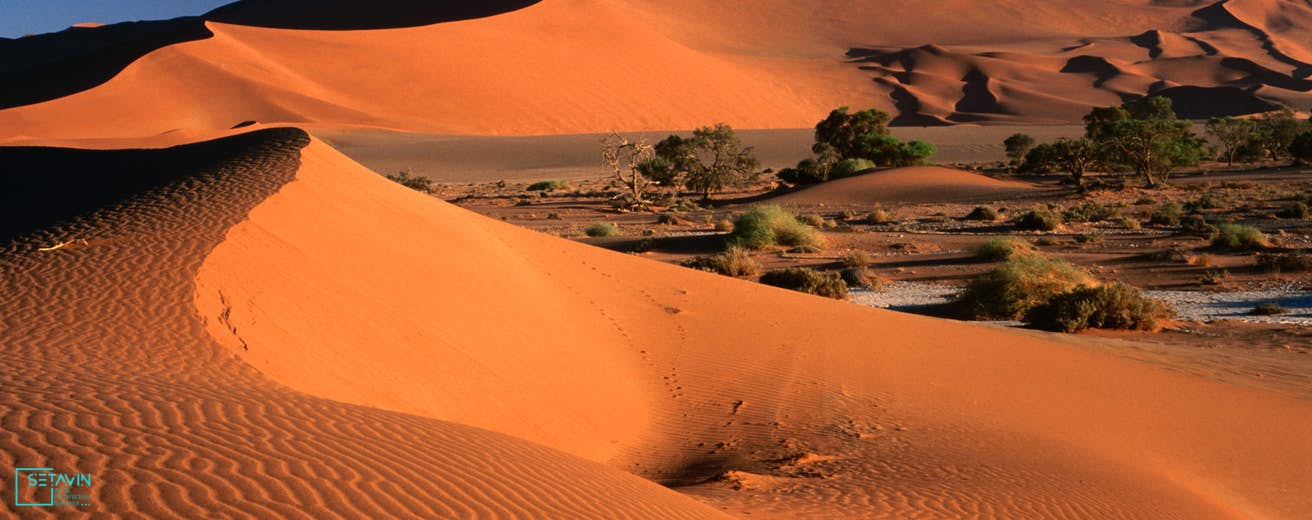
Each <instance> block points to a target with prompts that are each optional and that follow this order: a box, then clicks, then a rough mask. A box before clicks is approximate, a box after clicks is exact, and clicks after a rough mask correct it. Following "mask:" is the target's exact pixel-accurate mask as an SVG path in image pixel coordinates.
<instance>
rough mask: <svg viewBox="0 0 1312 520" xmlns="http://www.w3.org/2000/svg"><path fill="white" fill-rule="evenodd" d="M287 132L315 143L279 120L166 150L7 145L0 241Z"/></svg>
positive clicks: (2, 158)
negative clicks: (265, 127) (260, 127)
mask: <svg viewBox="0 0 1312 520" xmlns="http://www.w3.org/2000/svg"><path fill="white" fill-rule="evenodd" d="M288 139H295V140H298V141H300V142H301V144H300V146H305V145H306V144H309V136H308V135H307V134H305V132H303V131H301V130H299V129H294V128H278V129H270V130H260V131H256V132H251V133H248V134H242V135H237V136H233V137H228V138H224V139H219V140H215V141H209V142H205V143H197V144H189V145H183V146H177V147H173V148H165V149H160V150H109V151H102V150H78V149H71V148H38V147H0V164H4V165H5V168H4V170H3V171H2V172H0V247H3V246H4V245H5V244H8V243H10V242H11V241H12V240H14V239H15V238H17V237H20V236H23V235H26V234H29V233H33V232H38V231H40V230H43V229H47V228H50V227H54V226H57V225H60V224H63V223H66V222H68V221H70V220H72V219H75V218H77V217H79V216H84V215H87V214H89V213H91V212H94V211H96V210H99V209H102V208H107V207H110V206H113V205H115V204H120V203H124V202H125V201H127V200H128V199H130V198H132V197H134V196H136V195H138V194H141V193H143V192H146V191H149V190H151V189H154V188H159V187H162V186H165V185H169V184H171V183H174V182H177V181H178V180H179V179H183V178H185V177H187V176H188V174H190V173H193V172H198V171H203V170H207V169H210V168H213V167H216V166H218V165H221V164H223V163H224V162H225V161H228V160H231V159H232V158H233V157H234V156H235V155H240V154H241V153H243V152H249V153H258V152H259V151H260V150H261V149H262V147H267V146H269V145H270V143H274V144H276V143H279V142H285V141H287V140H288ZM69 238H72V237H69Z"/></svg>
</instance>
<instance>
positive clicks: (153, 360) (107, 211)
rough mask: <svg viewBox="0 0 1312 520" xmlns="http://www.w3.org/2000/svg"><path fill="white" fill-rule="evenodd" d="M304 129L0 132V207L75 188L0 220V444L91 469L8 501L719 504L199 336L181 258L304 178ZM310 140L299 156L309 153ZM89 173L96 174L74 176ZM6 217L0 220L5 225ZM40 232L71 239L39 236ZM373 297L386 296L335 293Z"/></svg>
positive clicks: (383, 509)
mask: <svg viewBox="0 0 1312 520" xmlns="http://www.w3.org/2000/svg"><path fill="white" fill-rule="evenodd" d="M307 143H308V140H307V139H306V136H305V134H304V133H302V132H299V131H295V130H275V131H265V132H259V133H254V134H247V135H242V136H238V137H234V138H229V139H225V140H222V141H217V142H213V143H206V144H200V145H192V146H186V147H181V148H177V149H171V150H164V151H145V152H133V151H115V152H79V151H72V150H56V149H37V150H21V149H20V150H14V149H0V162H2V163H3V164H5V166H6V168H5V170H4V173H3V174H0V183H3V185H4V186H5V187H6V190H0V200H2V201H3V202H4V204H3V205H2V206H0V208H2V209H3V210H4V211H8V210H9V209H10V208H12V207H13V206H15V205H19V204H21V205H24V206H25V207H24V210H25V211H29V212H38V213H39V212H41V211H42V210H45V211H49V210H50V209H52V208H53V209H68V208H71V207H76V206H81V209H82V210H83V212H82V214H81V216H77V217H74V218H72V219H71V220H68V219H67V217H61V216H59V215H49V216H50V217H60V219H61V222H62V223H50V224H45V225H39V226H36V227H33V228H31V229H28V230H27V231H26V232H18V234H17V235H16V238H14V239H13V240H5V241H4V242H0V309H4V313H3V316H2V317H0V324H2V326H0V345H4V348H3V349H0V381H2V384H3V386H4V388H5V392H4V393H3V394H2V395H0V420H3V422H4V429H3V434H0V460H3V462H4V464H5V465H6V468H14V467H52V468H56V469H57V470H59V471H63V472H77V473H89V474H91V475H92V477H93V482H95V484H94V486H92V487H91V488H90V489H87V490H81V492H89V493H90V494H91V504H92V506H90V507H85V508H77V507H68V506H64V507H57V508H21V509H19V510H17V511H16V510H14V509H9V507H12V506H9V504H13V503H14V496H13V492H14V491H13V490H14V489H15V486H14V485H11V484H8V483H7V485H6V486H0V489H3V491H0V499H3V501H4V503H5V504H6V510H7V511H8V514H10V515H13V514H15V513H18V514H21V516H25V517H39V516H40V515H44V514H47V513H61V514H68V515H71V514H77V513H87V512H99V513H112V514H114V515H122V516H131V515H133V514H134V513H135V514H139V515H145V516H149V517H154V518H169V517H175V518H215V517H265V518H272V517H278V518H334V517H338V518H381V517H394V518H395V517H406V518H456V517H521V518H523V517H558V518H615V517H628V516H631V517H647V518H671V517H684V518H707V517H714V516H716V512H715V511H714V510H713V509H711V508H709V507H707V506H705V505H702V504H699V503H697V502H696V501H694V500H692V499H689V498H686V497H683V496H680V495H679V494H677V493H673V492H671V491H669V490H667V489H664V488H662V487H660V486H658V485H656V484H653V483H651V482H648V481H644V480H642V479H640V478H637V477H635V476H632V475H629V474H627V473H625V472H623V471H620V470H618V469H614V468H607V467H604V466H602V465H600V464H597V463H595V462H589V461H586V460H583V459H581V458H579V457H576V456H572V455H568V454H566V453H563V452H561V451H558V450H554V449H550V448H547V447H543V446H541V445H539V444H534V443H531V442H527V441H525V440H522V439H517V438H513V437H509V436H506V435H503V434H500V433H495V432H491V431H487V430H482V429H477V428H473V427H470V426H468V425H462V424H456V423H451V422H446V421H441V420H437V419H433V418H431V417H420V416H415V415H407V414H403V413H395V412H393V411H387V410H385V409H384V408H391V409H399V408H402V407H400V406H386V407H379V406H377V405H364V406H360V405H352V404H343V403H341V402H338V401H333V400H329V399H325V398H323V396H315V395H311V394H306V393H303V392H299V391H297V390H295V389H292V388H288V387H287V386H283V385H280V384H279V383H278V382H277V381H274V380H272V379H270V378H269V377H267V376H265V375H262V374H261V371H264V370H267V368H266V367H258V366H251V365H249V364H247V363H246V362H243V361H242V360H241V359H240V358H239V356H236V355H234V354H233V353H232V352H230V351H227V350H225V348H224V347H222V346H220V345H219V343H217V342H216V341H215V340H214V339H212V338H211V337H210V335H209V334H208V333H207V332H206V327H207V324H206V321H205V319H206V318H202V316H200V315H198V314H197V313H196V310H195V307H194V304H193V301H194V298H195V295H196V287H197V286H196V283H195V282H194V277H195V275H196V272H197V269H198V268H199V267H200V265H201V264H202V262H204V260H205V258H206V256H207V255H208V254H210V252H211V250H212V249H213V248H214V247H215V246H217V245H218V244H219V243H220V242H222V241H223V237H224V232H225V231H226V230H227V229H228V228H229V227H231V226H233V225H236V224H237V223H238V222H241V221H242V219H243V218H244V216H245V215H246V213H247V212H248V211H249V210H250V209H251V208H252V207H254V206H256V205H257V204H258V203H259V202H260V201H261V200H263V199H264V198H265V197H268V196H270V195H271V194H273V193H275V192H278V191H279V190H281V189H290V190H294V189H296V187H298V186H301V185H303V184H305V182H303V181H295V180H294V178H295V176H297V175H299V174H298V173H297V170H298V168H300V161H299V160H300V157H299V154H300V149H301V147H303V146H305V145H306V144H307ZM319 146H321V145H317V144H316V145H315V147H316V148H318V147H319ZM317 155H321V154H318V153H315V154H312V155H310V156H308V157H307V158H306V159H307V160H308V161H310V162H309V163H307V165H306V168H305V169H306V170H307V171H314V170H315V169H316V168H315V167H314V163H313V161H315V160H316V156H317ZM34 179H35V182H33V180H34ZM15 182H25V183H26V184H24V185H23V187H24V189H23V191H22V192H19V191H17V190H10V189H8V188H12V187H13V186H14V183H15ZM88 182H89V183H97V182H100V183H101V184H100V185H98V186H96V187H95V188H98V189H86V190H82V191H78V190H77V186H78V185H80V184H82V183H88ZM289 182H290V183H291V184H287V183H289ZM124 187H132V189H133V190H136V191H131V192H124V191H125V190H124V189H123V188H124ZM70 189H72V190H71V191H70ZM115 189H118V190H119V192H118V193H107V192H106V190H109V191H111V192H112V191H113V190H115ZM404 195H405V194H404V193H392V194H391V195H389V196H391V197H397V198H402V199H404ZM398 196H400V197H398ZM16 199H22V200H16ZM12 224H13V223H12V222H11V221H10V220H7V219H6V220H4V221H3V224H2V225H0V226H2V227H3V229H4V230H5V231H6V232H7V233H9V235H7V236H11V235H13V233H14V232H15V231H16V230H15V229H13V226H12ZM29 224H31V223H30V222H29ZM82 241H85V242H82ZM57 243H68V244H69V245H67V246H65V247H63V248H60V249H58V250H55V251H49V252H45V251H39V250H38V248H39V247H48V246H51V245H54V244H57ZM228 274H239V273H228ZM268 274H271V275H272V274H275V273H272V272H270V273H268ZM346 283H348V284H349V282H346ZM342 288H343V289H344V288H345V286H343V287H342ZM235 297H236V296H235V295H234V298H235ZM245 303H246V301H245V300H240V301H238V300H234V301H233V304H234V305H245ZM375 311H377V312H380V313H384V312H386V311H385V310H384V309H375V310H370V311H368V312H367V313H366V314H359V313H352V314H353V315H355V316H356V317H359V318H364V317H365V316H366V315H368V314H372V313H373V312H375ZM208 319H210V320H215V317H214V316H208ZM366 321H368V320H367V319H363V320H360V321H352V322H353V323H355V324H362V323H365V322H366ZM334 322H336V323H340V320H334ZM210 325H213V323H210ZM325 325H327V323H325ZM324 347H325V348H324V349H321V350H318V351H316V352H307V357H306V358H304V359H302V360H301V361H300V362H301V364H302V365H304V366H305V367H311V368H312V367H320V368H323V369H325V370H330V369H331V367H330V366H329V365H330V364H331V363H325V362H327V361H329V360H330V358H331V357H332V356H333V355H334V352H332V351H331V350H330V349H331V348H332V347H331V346H330V345H326V344H325V345H324ZM256 348H262V347H256ZM379 354H380V355H381V356H382V357H380V358H378V359H377V360H381V361H384V362H387V363H396V364H398V365H399V364H404V363H406V361H405V360H401V359H396V358H391V357H388V356H389V354H387V353H385V352H384V350H379ZM392 354H399V352H396V351H393V352H392ZM419 357H421V358H422V356H419ZM377 360H376V361H377ZM413 361H414V360H413V359H412V360H411V362H413ZM361 368H366V370H362V371H360V372H357V375H359V376H368V377H372V379H370V380H369V382H368V384H369V385H371V386H373V387H375V388H385V387H388V386H394V385H396V384H397V383H398V382H399V381H397V380H395V379H393V378H390V377H386V375H385V374H384V375H382V376H381V377H378V376H377V374H374V373H370V372H369V371H368V370H367V367H361ZM429 375H433V376H436V375H437V372H436V371H433V372H430V373H429ZM355 381H356V382H358V381H359V380H355ZM463 397H464V396H463V395H454V396H450V395H449V396H447V399H449V400H450V402H459V401H460V400H461V399H462V398H463ZM504 397H507V398H508V397H510V396H509V395H508V394H507V395H505V396H504ZM379 402H380V403H389V404H391V402H390V401H388V400H386V399H379ZM506 403H507V404H510V403H512V401H506ZM430 415H437V414H430ZM563 420H564V419H563V418H562V421H563ZM580 430H581V431H582V430H584V428H580ZM24 498H25V499H26V498H28V497H24Z"/></svg>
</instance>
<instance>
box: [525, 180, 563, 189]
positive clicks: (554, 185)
mask: <svg viewBox="0 0 1312 520" xmlns="http://www.w3.org/2000/svg"><path fill="white" fill-rule="evenodd" d="M568 189H569V182H568V181H540V182H535V183H533V184H530V185H529V187H528V191H556V190H568Z"/></svg>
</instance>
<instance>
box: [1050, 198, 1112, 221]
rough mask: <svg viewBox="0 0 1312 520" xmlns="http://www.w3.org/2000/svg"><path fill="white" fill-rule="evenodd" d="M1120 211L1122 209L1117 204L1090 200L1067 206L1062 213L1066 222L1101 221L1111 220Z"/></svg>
mask: <svg viewBox="0 0 1312 520" xmlns="http://www.w3.org/2000/svg"><path fill="white" fill-rule="evenodd" d="M1119 212H1120V210H1118V209H1117V208H1116V207H1115V206H1109V205H1107V204H1101V203H1098V202H1094V201H1088V202H1085V203H1084V204H1080V205H1079V206H1071V207H1069V208H1066V211H1065V212H1063V213H1062V218H1063V219H1065V221H1066V222H1101V221H1104V220H1111V219H1112V218H1113V217H1115V216H1116V215H1117V213H1119Z"/></svg>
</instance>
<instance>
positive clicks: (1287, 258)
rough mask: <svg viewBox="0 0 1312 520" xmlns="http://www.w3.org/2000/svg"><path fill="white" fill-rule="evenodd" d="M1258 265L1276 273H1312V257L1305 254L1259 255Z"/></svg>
mask: <svg viewBox="0 0 1312 520" xmlns="http://www.w3.org/2000/svg"><path fill="white" fill-rule="evenodd" d="M1257 265H1258V266H1259V267H1262V268H1264V269H1266V270H1267V271H1271V272H1276V273H1302V272H1308V271H1312V255H1309V254H1307V253H1303V252H1297V251H1295V252H1289V253H1279V254H1266V253H1263V254H1260V255H1257Z"/></svg>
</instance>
